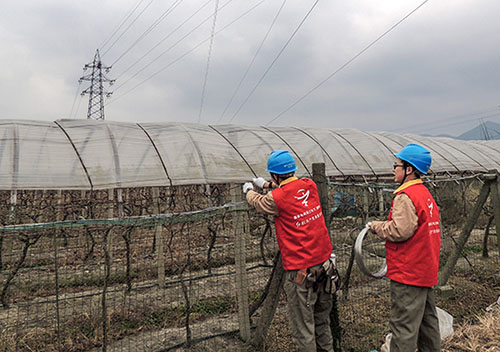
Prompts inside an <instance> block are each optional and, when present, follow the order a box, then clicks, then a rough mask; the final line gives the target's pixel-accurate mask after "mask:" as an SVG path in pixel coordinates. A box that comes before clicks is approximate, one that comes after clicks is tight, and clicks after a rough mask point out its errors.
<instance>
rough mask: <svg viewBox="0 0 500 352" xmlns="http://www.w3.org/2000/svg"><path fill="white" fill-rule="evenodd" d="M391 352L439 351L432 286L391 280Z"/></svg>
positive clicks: (437, 326) (437, 323) (437, 322)
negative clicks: (406, 283)
mask: <svg viewBox="0 0 500 352" xmlns="http://www.w3.org/2000/svg"><path fill="white" fill-rule="evenodd" d="M391 302H392V306H391V316H390V321H389V325H390V328H391V332H392V339H391V352H409V351H415V350H417V348H418V351H419V352H438V351H440V350H441V346H440V343H441V339H440V336H439V321H438V317H437V312H436V303H435V299H434V290H433V288H432V287H418V286H411V285H405V284H402V283H399V282H396V281H392V280H391Z"/></svg>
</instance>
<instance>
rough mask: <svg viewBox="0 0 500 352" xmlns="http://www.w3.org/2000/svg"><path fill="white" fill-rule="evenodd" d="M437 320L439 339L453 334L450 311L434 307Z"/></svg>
mask: <svg viewBox="0 0 500 352" xmlns="http://www.w3.org/2000/svg"><path fill="white" fill-rule="evenodd" d="M436 310H437V315H438V320H439V334H440V335H441V340H442V339H445V338H447V337H448V336H451V335H453V316H451V314H450V313H448V312H446V311H444V310H442V309H441V308H439V307H436Z"/></svg>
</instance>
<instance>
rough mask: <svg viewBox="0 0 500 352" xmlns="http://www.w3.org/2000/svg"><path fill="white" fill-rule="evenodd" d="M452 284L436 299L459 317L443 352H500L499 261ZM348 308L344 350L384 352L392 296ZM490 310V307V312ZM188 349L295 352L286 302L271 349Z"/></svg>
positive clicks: (214, 345) (231, 345)
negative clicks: (446, 294)
mask: <svg viewBox="0 0 500 352" xmlns="http://www.w3.org/2000/svg"><path fill="white" fill-rule="evenodd" d="M449 284H450V286H451V287H452V288H453V295H452V297H446V298H445V297H442V296H440V295H437V306H439V307H440V308H442V309H444V310H445V311H447V312H448V313H450V314H451V315H452V316H453V317H454V324H453V325H454V330H455V334H454V335H452V336H451V337H449V338H448V339H446V340H444V341H443V345H442V351H443V352H480V351H481V352H498V351H500V337H499V336H500V305H499V306H498V307H496V306H497V305H498V304H496V303H495V302H497V300H498V299H499V296H500V264H499V261H498V259H490V260H484V261H483V262H482V263H477V264H476V268H475V270H474V272H469V273H462V274H461V273H457V274H456V275H455V276H453V277H452V278H451V279H450V281H449ZM344 304H346V302H344ZM347 304H348V306H344V307H342V306H340V307H339V314H340V316H341V326H342V329H343V335H342V346H343V348H342V350H343V351H348V352H367V351H370V350H379V349H380V346H381V345H382V343H383V341H384V338H385V335H386V334H387V333H389V328H388V324H387V321H388V313H389V312H388V307H389V304H390V298H389V296H388V293H387V292H386V293H383V294H380V295H374V296H372V297H370V298H367V299H361V300H358V301H356V302H348V303H347ZM488 307H490V309H489V311H486V309H487V308H488ZM492 307H493V308H492ZM367 312H378V313H377V314H371V313H367ZM197 348H198V349H197ZM199 348H202V349H199ZM185 351H196V352H197V351H244V352H260V351H267V352H295V349H294V346H293V343H292V340H291V337H290V334H289V331H288V322H287V314H286V301H285V298H284V297H282V299H281V303H280V306H279V308H278V311H277V312H276V315H275V318H274V320H273V323H272V324H271V327H270V328H269V331H268V336H267V339H266V346H265V347H264V348H263V349H262V350H257V349H255V348H251V347H247V346H245V345H244V344H242V343H241V342H239V340H238V339H237V337H231V338H220V339H219V341H211V342H207V343H204V344H200V345H199V346H198V347H196V346H194V347H193V348H191V349H185Z"/></svg>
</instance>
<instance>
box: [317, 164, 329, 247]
mask: <svg viewBox="0 0 500 352" xmlns="http://www.w3.org/2000/svg"><path fill="white" fill-rule="evenodd" d="M312 170H313V181H314V183H316V187H318V194H319V201H320V204H321V210H322V212H323V217H324V219H325V225H326V228H327V229H328V234H329V235H330V241H331V240H332V235H331V234H330V224H329V219H330V205H329V202H328V182H327V179H326V172H325V164H324V163H314V164H312Z"/></svg>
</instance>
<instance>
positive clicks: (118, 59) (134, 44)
mask: <svg viewBox="0 0 500 352" xmlns="http://www.w3.org/2000/svg"><path fill="white" fill-rule="evenodd" d="M182 1H183V0H175V1H174V2H173V3H172V5H170V7H169V8H168V9H166V10H165V11H164V12H163V13H162V14H161V15H160V17H158V18H157V19H156V20H155V22H153V24H152V25H151V26H149V28H148V29H146V30H145V31H144V32H143V33H142V34H141V35H140V36H139V38H137V39H136V40H135V42H133V43H132V45H130V46H129V47H128V49H127V50H125V51H124V52H123V53H122V54H121V55H120V56H119V57H118V58H117V59H116V60H115V61H114V62H113V63H112V64H111V66H114V65H115V64H116V63H117V62H118V61H120V59H121V58H123V57H124V56H125V55H126V54H127V53H128V52H129V51H130V50H131V49H132V48H133V47H134V46H136V45H137V43H139V42H140V41H141V40H142V39H144V38H145V37H146V36H147V35H148V34H149V33H151V31H152V30H153V29H155V28H156V27H157V26H158V25H159V24H160V23H161V22H162V21H163V20H164V19H165V18H167V17H168V15H170V14H171V13H172V12H173V11H174V10H175V9H176V8H177V6H179V5H180V4H181V3H182Z"/></svg>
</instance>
